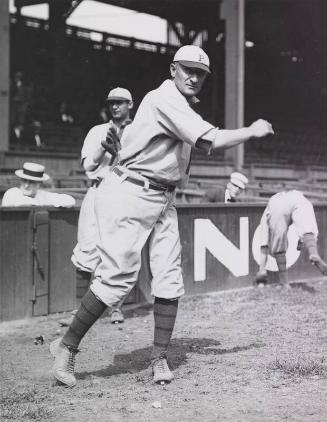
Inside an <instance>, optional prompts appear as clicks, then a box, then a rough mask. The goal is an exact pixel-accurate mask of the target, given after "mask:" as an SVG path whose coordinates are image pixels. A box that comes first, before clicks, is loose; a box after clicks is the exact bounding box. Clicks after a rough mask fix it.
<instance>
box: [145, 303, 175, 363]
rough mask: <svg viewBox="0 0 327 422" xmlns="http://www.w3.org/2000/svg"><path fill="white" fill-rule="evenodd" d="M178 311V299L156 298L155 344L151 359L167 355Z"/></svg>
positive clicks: (154, 309)
mask: <svg viewBox="0 0 327 422" xmlns="http://www.w3.org/2000/svg"><path fill="white" fill-rule="evenodd" d="M177 309H178V299H174V300H169V299H162V298H159V297H156V298H155V301H154V306H153V315H154V342H153V349H152V354H151V358H152V359H154V358H157V357H159V356H160V355H161V354H165V353H166V352H167V349H168V345H169V343H170V339H171V336H172V333H173V329H174V325H175V320H176V315H177Z"/></svg>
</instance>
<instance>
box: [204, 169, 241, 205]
mask: <svg viewBox="0 0 327 422" xmlns="http://www.w3.org/2000/svg"><path fill="white" fill-rule="evenodd" d="M248 182H249V180H248V178H247V177H246V176H244V174H242V173H239V172H233V173H232V174H231V175H230V180H229V181H228V183H227V186H226V187H225V188H224V187H220V188H219V187H218V188H212V189H208V190H207V191H206V192H205V195H204V196H203V198H202V200H201V202H224V203H225V204H227V203H230V202H237V197H238V196H239V195H240V194H241V193H242V192H244V190H245V188H246V185H247V184H248Z"/></svg>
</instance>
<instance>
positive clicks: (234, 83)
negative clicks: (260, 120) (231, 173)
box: [221, 0, 245, 170]
mask: <svg viewBox="0 0 327 422" xmlns="http://www.w3.org/2000/svg"><path fill="white" fill-rule="evenodd" d="M244 3H245V2H244V0H224V1H223V3H222V7H221V17H222V19H225V20H226V44H225V49H226V55H225V57H226V62H225V63H226V64H225V127H226V129H236V128H240V127H242V126H244V7H245V5H244ZM225 158H226V159H228V160H231V159H232V161H233V163H234V167H235V169H237V170H241V169H242V167H243V164H244V145H243V144H241V145H238V146H236V147H234V148H230V149H228V150H226V152H225Z"/></svg>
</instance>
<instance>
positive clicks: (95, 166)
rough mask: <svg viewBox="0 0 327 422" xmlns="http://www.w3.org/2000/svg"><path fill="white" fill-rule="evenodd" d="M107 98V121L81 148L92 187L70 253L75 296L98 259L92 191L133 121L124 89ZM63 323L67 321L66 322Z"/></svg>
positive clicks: (116, 316) (114, 317)
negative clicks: (109, 115) (74, 281)
mask: <svg viewBox="0 0 327 422" xmlns="http://www.w3.org/2000/svg"><path fill="white" fill-rule="evenodd" d="M107 102H108V107H109V111H110V114H111V117H112V119H111V120H110V121H109V122H108V123H103V124H101V125H97V126H94V127H93V128H92V129H91V130H90V131H89V133H88V134H87V136H86V138H85V140H84V144H83V148H82V152H81V159H82V165H83V167H84V169H85V170H86V175H87V176H88V178H89V179H90V180H91V187H90V188H89V189H88V191H87V193H86V195H85V198H84V200H83V202H82V205H81V209H80V214H79V220H78V231H77V242H78V243H77V245H76V247H75V248H74V251H73V255H72V262H73V263H74V265H75V266H76V285H77V296H78V297H82V296H83V295H84V293H85V291H86V290H87V288H88V286H89V283H90V279H91V276H92V274H93V272H94V270H95V268H96V266H97V264H98V262H99V257H98V253H97V250H96V235H97V230H96V220H95V214H94V197H95V192H96V190H97V188H98V186H99V185H100V183H101V181H102V178H103V177H104V175H105V173H106V172H107V171H108V166H112V165H113V164H114V163H115V161H116V157H117V154H118V151H119V150H120V148H121V146H120V138H121V136H122V134H123V131H124V130H125V128H126V126H128V125H129V124H130V123H131V122H132V120H131V118H130V111H131V110H132V108H133V100H132V95H131V93H130V92H129V91H128V90H127V89H124V88H115V89H112V90H111V91H110V92H109V94H108V97H107ZM123 321H124V316H123V314H122V312H121V310H120V307H119V306H118V307H116V308H114V309H113V311H112V314H111V322H112V323H117V322H123ZM63 325H69V323H66V324H63Z"/></svg>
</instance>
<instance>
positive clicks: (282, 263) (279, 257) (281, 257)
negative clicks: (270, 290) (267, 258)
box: [274, 252, 288, 284]
mask: <svg viewBox="0 0 327 422" xmlns="http://www.w3.org/2000/svg"><path fill="white" fill-rule="evenodd" d="M274 256H275V259H276V262H277V267H278V278H279V282H280V283H281V284H287V283H288V275H287V268H286V254H285V252H281V253H276V254H275V255H274Z"/></svg>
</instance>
